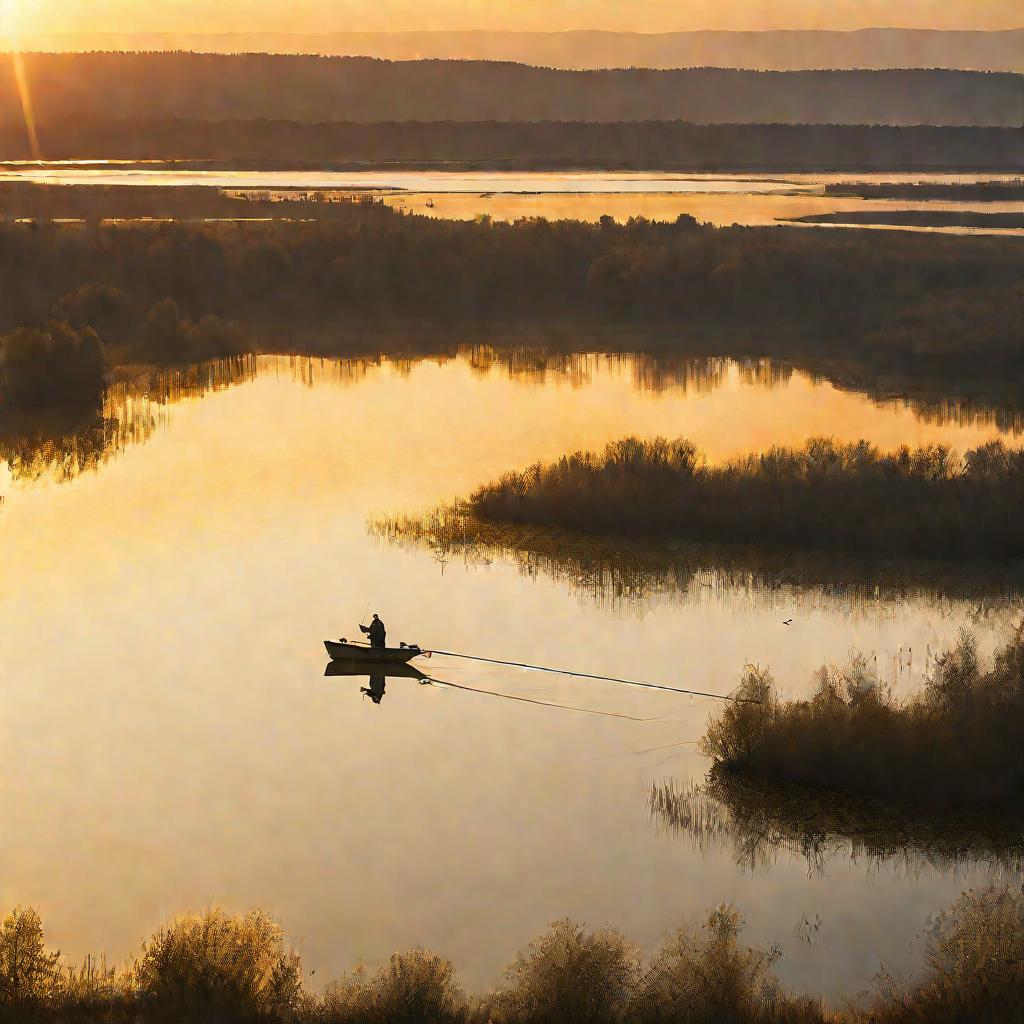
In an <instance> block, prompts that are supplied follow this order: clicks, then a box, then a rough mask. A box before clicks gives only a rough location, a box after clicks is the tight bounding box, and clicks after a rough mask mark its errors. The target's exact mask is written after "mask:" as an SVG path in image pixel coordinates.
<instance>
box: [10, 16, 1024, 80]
mask: <svg viewBox="0 0 1024 1024" xmlns="http://www.w3.org/2000/svg"><path fill="white" fill-rule="evenodd" d="M1021 20H1022V22H1024V16H1022V18H1021ZM26 48H28V49H37V50H69V49H78V50H138V51H149V50H194V51H197V52H204V53H207V52H208V53H258V52H266V53H318V54H324V55H330V56H367V57H383V58H385V59H388V60H418V59H423V58H441V59H459V60H500V61H515V62H518V63H523V64H533V65H538V66H543V67H554V68H568V69H577V70H585V69H591V68H624V67H644V68H686V67H729V68H748V69H752V70H757V71H803V70H809V69H823V68H862V69H867V70H877V69H882V68H959V69H969V70H975V71H1018V72H1021V71H1024V29H1018V30H1015V31H1006V32H936V31H925V30H920V29H890V28H872V29H864V30H863V31H859V32H825V31H791V32H669V33H641V32H328V33H319V34H299V33H296V34H288V33H256V32H251V33H250V32H240V33H234V34H231V35H195V34H187V33H162V34H159V35H157V34H152V33H149V34H139V33H134V34H132V33H126V34H112V33H106V34H103V33H96V34H93V35H89V36H84V37H83V36H76V37H74V38H72V37H69V36H62V35H60V34H49V35H36V36H31V37H29V38H28V39H27V40H26Z"/></svg>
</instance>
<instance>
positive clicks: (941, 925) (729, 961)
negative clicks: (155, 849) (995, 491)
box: [0, 888, 1024, 1024]
mask: <svg viewBox="0 0 1024 1024" xmlns="http://www.w3.org/2000/svg"><path fill="white" fill-rule="evenodd" d="M742 930H743V918H742V915H741V914H740V913H739V911H738V910H737V909H736V908H735V907H732V906H726V905H723V906H720V907H716V908H714V909H713V910H711V911H710V912H709V913H707V914H706V915H705V917H704V918H703V920H702V921H701V922H699V924H698V925H697V926H696V927H691V926H683V927H680V928H678V929H677V930H675V931H674V932H671V933H670V934H668V935H667V936H666V938H665V940H664V943H663V945H662V946H661V948H660V949H659V950H657V951H655V952H654V953H653V954H650V955H648V954H646V953H645V952H644V951H643V950H642V949H641V948H640V947H639V946H637V945H636V944H635V943H633V942H631V941H630V940H629V939H628V938H627V937H626V936H624V935H623V934H622V933H620V932H618V931H616V930H614V929H609V928H606V929H601V930H598V931H592V930H590V929H588V928H586V927H585V926H583V925H581V924H579V923H577V922H574V921H571V920H568V919H565V920H561V921H556V922H554V923H553V924H552V925H551V926H550V927H549V929H548V930H547V931H546V932H545V933H544V934H543V935H541V936H540V937H538V938H537V939H536V940H535V941H534V942H532V943H530V944H529V945H528V946H527V947H526V948H525V949H523V950H522V951H521V952H520V953H519V954H518V955H517V956H516V957H515V958H514V959H513V961H512V962H511V963H510V965H509V966H508V968H507V969H506V971H505V972H504V974H503V976H502V977H501V979H500V981H499V983H498V984H497V985H496V987H495V988H494V989H492V990H491V991H490V992H487V993H484V994H477V995H471V994H467V993H466V992H465V990H464V989H463V988H462V986H461V985H460V984H459V981H458V978H457V975H456V971H455V967H454V966H453V965H452V963H451V962H450V961H448V960H445V959H444V958H442V957H440V956H437V955H436V954H434V953H431V952H429V951H427V950H423V949H416V950H411V951H409V952H404V953H396V954H394V955H393V956H392V957H391V958H390V960H389V961H388V963H386V964H385V965H383V966H382V967H381V968H380V969H379V970H377V971H375V972H373V973H371V972H369V971H368V970H367V969H366V968H365V967H363V966H361V965H360V966H358V967H357V968H356V969H355V970H354V971H353V972H352V973H351V974H350V975H348V976H346V977H344V978H341V979H339V980H338V981H336V982H333V983H332V984H330V985H328V986H327V988H326V989H325V990H324V991H323V992H322V993H316V992H312V991H310V990H309V988H308V987H306V986H305V985H304V983H303V980H304V977H305V973H304V970H303V967H302V964H301V961H300V959H299V957H298V955H297V954H296V953H295V952H294V951H293V950H292V949H291V948H290V947H289V946H288V944H287V943H286V941H285V938H284V936H283V934H282V932H281V930H280V928H279V927H278V926H277V925H276V924H275V923H274V922H273V921H272V920H271V919H270V918H269V917H267V915H266V914H264V913H263V912H261V911H258V910H254V911H251V912H250V913H248V914H246V915H244V916H233V915H231V914H228V913H227V912H225V911H223V910H218V909H214V910H209V911H207V912H205V913H203V914H196V915H187V916H185V917H182V918H179V919H178V920H176V921H174V922H172V923H170V924H169V925H167V926H166V927H165V928H163V929H161V930H160V931H159V932H158V933H157V934H156V935H154V936H153V937H152V938H151V939H149V940H148V941H147V942H146V943H145V944H144V945H143V947H142V950H141V952H140V955H139V956H138V957H137V958H136V959H134V960H132V961H130V962H129V963H127V964H125V965H123V966H121V967H118V968H108V967H106V966H105V965H102V964H101V963H99V962H97V961H95V960H92V959H87V960H86V962H85V963H84V964H83V966H82V967H80V968H75V967H72V966H70V965H68V964H67V963H66V962H65V961H64V960H63V958H62V957H61V956H60V954H59V953H56V952H54V951H52V950H50V949H48V948H47V946H46V943H45V938H44V933H43V927H42V922H41V920H40V918H39V915H38V914H37V913H36V912H35V911H34V910H31V909H22V908H16V909H15V910H14V911H12V912H11V913H10V914H9V915H8V916H7V917H6V919H5V920H4V921H3V923H2V925H0V1021H3V1022H5V1024H58V1022H59V1024H129V1022H132V1024H136V1022H155V1024H178V1022H180V1024H186V1022H187V1024H196V1022H198V1024H676V1022H685V1024H903V1022H908V1024H909V1022H917V1021H933V1022H945V1021H948V1022H951V1024H952V1022H954V1021H967V1020H970V1021H977V1022H979V1024H984V1022H992V1024H995V1022H997V1021H998V1022H999V1024H1007V1022H1013V1021H1021V1020H1024V1016H1022V1015H1024V895H1022V894H1021V892H1020V891H1019V890H1016V889H1014V890H1011V889H1007V888H986V889H977V890H968V891H966V892H964V893H963V894H962V895H961V896H960V897H959V898H958V899H957V900H956V902H955V903H954V904H953V905H952V906H951V907H950V908H949V909H948V910H947V911H945V912H944V913H943V914H941V915H940V916H939V917H938V918H937V919H936V920H935V923H934V925H933V926H932V927H931V928H930V930H929V931H928V933H927V934H926V937H925V943H924V963H923V967H922V970H921V973H920V976H919V977H918V978H917V979H915V980H913V981H902V980H900V979H897V978H896V977H894V976H893V975H891V974H889V973H886V972H884V971H883V972H882V973H881V974H880V975H879V977H878V979H877V984H876V989H875V992H874V995H873V999H872V1001H871V1003H870V1005H855V1004H853V1003H852V1002H849V1003H847V1005H844V1006H842V1007H839V1008H829V1007H826V1006H825V1005H824V1004H823V1002H822V1001H821V1000H820V999H817V998H813V997H809V996H798V995H794V994H792V993H790V992H788V991H786V990H785V989H784V988H783V986H782V985H781V984H780V982H779V981H778V979H777V977H776V975H775V972H774V969H775V966H776V964H777V963H778V961H779V960H780V958H781V955H782V954H781V951H780V950H779V948H778V947H775V946H748V945H746V944H744V942H743V941H742V938H741V936H742Z"/></svg>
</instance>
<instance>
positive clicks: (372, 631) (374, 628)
mask: <svg viewBox="0 0 1024 1024" xmlns="http://www.w3.org/2000/svg"><path fill="white" fill-rule="evenodd" d="M359 628H360V629H361V630H362V631H363V632H364V633H365V634H366V635H367V636H368V637H369V638H370V646H371V647H384V646H385V643H384V641H385V639H386V638H387V630H386V629H385V628H384V623H383V622H381V621H380V616H379V615H378V614H377V613H376V612H374V613H373V622H371V623H370V624H369V625H368V626H360V627H359Z"/></svg>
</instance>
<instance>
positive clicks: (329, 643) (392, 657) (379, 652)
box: [324, 639, 423, 665]
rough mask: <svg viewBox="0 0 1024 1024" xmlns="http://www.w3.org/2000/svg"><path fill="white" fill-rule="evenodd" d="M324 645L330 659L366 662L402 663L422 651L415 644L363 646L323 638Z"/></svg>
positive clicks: (410, 659)
mask: <svg viewBox="0 0 1024 1024" xmlns="http://www.w3.org/2000/svg"><path fill="white" fill-rule="evenodd" d="M324 647H326V648H327V653H328V655H329V656H330V658H331V660H332V661H363V662H367V663H377V664H390V665H404V664H405V663H406V662H408V661H412V659H413V658H415V657H416V655H417V654H422V653H423V652H422V651H421V650H420V649H419V648H418V647H416V646H415V645H413V646H411V647H408V646H402V647H364V646H362V645H361V644H350V643H349V642H348V641H347V640H344V639H342V640H325V641H324Z"/></svg>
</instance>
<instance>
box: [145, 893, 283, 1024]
mask: <svg viewBox="0 0 1024 1024" xmlns="http://www.w3.org/2000/svg"><path fill="white" fill-rule="evenodd" d="M136 983H137V985H138V994H139V1000H140V1002H141V1003H142V1005H143V1006H144V1007H145V1008H146V1011H147V1014H148V1015H149V1016H150V1017H151V1018H152V1019H154V1020H158V1021H167V1022H176V1021H185V1020H188V1021H206V1020H210V1021H222V1020H224V1021H226V1020H231V1021H240V1022H241V1021H245V1022H250V1021H251V1022H264V1021H268V1022H270V1021H281V1020H287V1019H288V1018H289V1017H291V1016H293V1015H294V1012H295V1010H296V1008H297V1006H298V1002H299V996H300V993H301V988H302V975H301V964H300V961H299V958H298V956H297V955H296V954H295V953H293V952H292V951H290V950H288V949H286V948H285V944H284V935H283V933H282V931H281V929H280V927H278V925H277V924H275V923H274V922H273V921H272V920H271V919H270V918H269V917H267V915H266V914H264V913H263V912H262V911H258V910H254V911H252V912H251V913H249V914H246V915H245V916H244V917H232V916H231V915H230V914H227V913H225V912H224V911H223V910H211V911H208V912H207V913H205V914H202V915H197V916H190V917H182V918H179V919H178V920H177V921H175V922H174V923H173V924H171V925H170V926H169V927H167V928H164V929H161V931H159V932H158V933H157V934H156V935H154V936H153V938H151V939H150V940H149V942H147V943H146V945H145V947H144V948H143V952H142V958H141V959H140V961H139V963H138V965H137V968H136Z"/></svg>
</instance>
